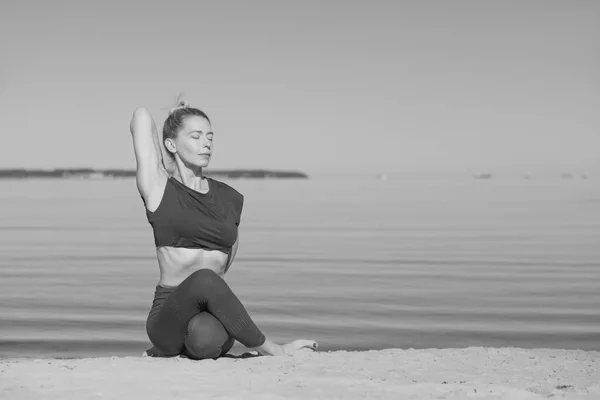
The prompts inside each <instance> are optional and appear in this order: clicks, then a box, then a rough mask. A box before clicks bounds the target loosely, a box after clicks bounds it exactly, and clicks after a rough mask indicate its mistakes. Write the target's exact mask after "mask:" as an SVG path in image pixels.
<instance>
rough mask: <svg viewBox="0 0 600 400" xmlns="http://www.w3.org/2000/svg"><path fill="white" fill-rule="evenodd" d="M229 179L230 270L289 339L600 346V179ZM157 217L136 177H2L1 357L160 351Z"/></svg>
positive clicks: (262, 321) (365, 345) (263, 319)
mask: <svg viewBox="0 0 600 400" xmlns="http://www.w3.org/2000/svg"><path fill="white" fill-rule="evenodd" d="M217 179H220V178H217ZM221 180H223V181H224V182H226V183H228V184H230V185H232V186H233V187H235V188H236V189H237V190H238V191H240V192H241V193H243V194H244V196H245V204H244V210H243V214H242V222H241V225H240V246H239V250H238V254H237V257H236V259H235V261H234V263H233V266H232V267H231V269H230V271H229V272H228V273H227V275H226V280H227V282H228V283H229V285H230V286H231V287H232V289H233V290H234V292H235V293H236V294H237V295H238V297H239V298H240V300H241V301H242V302H243V303H244V305H245V306H246V308H247V309H248V311H249V313H250V315H251V316H252V318H253V319H254V320H255V322H256V323H257V325H258V326H259V327H260V328H261V330H263V332H264V333H265V334H266V335H267V337H269V338H270V339H272V340H274V341H276V342H285V341H289V340H293V339H297V338H308V339H314V340H316V341H318V342H319V344H320V349H322V350H337V349H344V350H365V349H383V348H447V347H467V346H495V347H500V346H511V347H525V348H539V347H546V348H570V349H587V350H591V349H595V350H599V349H600V190H599V189H598V185H597V182H596V183H594V181H593V180H592V179H588V180H583V179H575V180H561V179H559V178H556V179H546V180H540V181H537V180H524V179H519V178H514V179H490V180H477V179H472V178H471V177H469V176H465V177H455V178H453V179H447V178H444V179H433V178H431V179H417V178H410V177H406V176H393V175H392V176H388V177H387V179H385V180H382V179H377V177H376V176H367V175H362V176H315V177H311V178H310V179H306V180H303V179H301V180H294V179H291V180H278V179H264V180H263V179H239V180H227V179H221ZM145 218H146V217H145V213H144V208H143V203H142V201H141V198H140V196H139V194H138V193H137V190H136V187H135V180H134V179H115V180H112V179H107V180H84V179H29V180H2V181H0V282H1V284H0V357H91V356H107V355H140V354H141V352H142V351H143V350H145V349H146V348H149V347H150V343H149V341H148V338H147V336H146V332H145V319H146V317H147V315H148V311H149V309H150V306H151V303H152V299H153V294H154V288H155V286H156V283H157V281H158V266H157V261H156V253H155V249H154V243H153V236H152V231H151V227H150V225H149V224H148V222H147V221H146V219H145ZM238 347H239V345H238V346H236V348H238Z"/></svg>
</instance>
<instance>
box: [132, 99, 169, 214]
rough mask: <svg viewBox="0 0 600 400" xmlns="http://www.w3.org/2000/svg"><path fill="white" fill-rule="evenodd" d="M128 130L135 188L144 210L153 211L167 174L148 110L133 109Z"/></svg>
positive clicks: (159, 198)
mask: <svg viewBox="0 0 600 400" xmlns="http://www.w3.org/2000/svg"><path fill="white" fill-rule="evenodd" d="M130 130H131V135H132V136H133V150H134V152H135V160H136V163H137V169H136V182H137V187H138V190H139V192H140V194H141V195H142V198H143V199H144V202H145V203H146V208H147V209H148V210H150V211H155V210H156V209H157V208H158V205H159V204H160V201H161V199H162V195H163V192H164V188H165V185H166V183H167V178H168V174H167V171H166V170H165V167H164V164H163V157H162V151H161V147H160V143H159V140H158V135H157V133H156V125H155V124H154V121H153V120H152V116H151V115H150V113H149V112H148V110H146V109H145V108H142V107H140V108H137V109H135V111H134V112H133V117H132V119H131V124H130Z"/></svg>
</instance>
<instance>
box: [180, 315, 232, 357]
mask: <svg viewBox="0 0 600 400" xmlns="http://www.w3.org/2000/svg"><path fill="white" fill-rule="evenodd" d="M234 342H235V339H234V338H233V337H231V336H229V334H228V333H227V331H226V330H225V328H224V327H223V324H221V322H219V320H218V319H216V318H215V317H214V316H213V315H212V314H210V313H207V312H202V313H200V314H198V315H196V316H195V317H194V318H192V319H191V321H190V323H189V324H188V334H187V336H186V338H185V353H184V354H185V355H187V356H188V357H190V358H194V359H197V360H203V359H207V358H218V357H220V356H223V355H225V354H227V352H228V351H229V350H231V348H232V347H233V343H234Z"/></svg>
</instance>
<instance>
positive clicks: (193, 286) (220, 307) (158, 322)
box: [148, 269, 265, 356]
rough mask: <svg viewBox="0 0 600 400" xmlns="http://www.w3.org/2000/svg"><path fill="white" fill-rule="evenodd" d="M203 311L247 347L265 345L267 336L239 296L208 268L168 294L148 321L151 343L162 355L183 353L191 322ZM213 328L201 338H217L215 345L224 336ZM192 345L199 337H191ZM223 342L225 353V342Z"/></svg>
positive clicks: (195, 273) (193, 326) (198, 272)
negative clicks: (256, 323)
mask: <svg viewBox="0 0 600 400" xmlns="http://www.w3.org/2000/svg"><path fill="white" fill-rule="evenodd" d="M203 312H208V313H210V314H212V315H213V316H214V317H215V318H216V320H218V321H219V322H220V323H221V325H222V326H223V329H224V330H225V331H226V333H227V334H228V335H229V336H231V337H232V338H233V339H235V340H237V341H238V342H240V343H242V344H243V345H244V346H246V347H249V348H255V347H259V346H261V345H262V344H263V343H264V342H265V336H264V335H263V334H262V332H261V331H260V330H259V329H258V327H257V326H256V325H255V324H254V322H253V321H252V319H251V318H250V316H249V315H248V313H247V311H246V309H245V308H244V306H243V305H242V303H241V302H240V301H239V299H238V298H237V296H236V295H235V294H234V293H233V292H232V291H231V289H230V288H229V286H228V285H227V283H225V281H224V280H223V279H222V278H221V277H220V276H218V275H217V274H216V273H215V272H214V271H212V270H209V269H202V270H199V271H196V272H194V273H193V274H191V275H190V276H189V277H188V278H186V279H185V280H184V281H183V282H182V283H181V284H180V285H179V286H178V287H177V288H176V289H175V290H174V291H173V293H171V294H170V295H169V297H168V298H167V299H166V300H165V302H164V304H163V305H162V307H161V309H160V311H159V312H158V313H157V314H156V315H155V316H153V318H152V320H151V321H150V322H149V325H148V326H149V329H148V335H149V337H150V340H151V341H152V343H153V344H154V345H155V347H156V348H157V349H158V350H159V351H160V353H161V354H162V355H165V356H170V355H178V354H182V353H184V350H185V346H186V338H187V337H188V336H189V335H188V333H189V325H190V321H191V320H192V319H193V318H194V317H195V316H196V315H198V314H200V313H203ZM203 318H205V317H202V318H201V319H200V320H199V322H203V321H204V320H203ZM196 326H201V324H196V323H194V324H192V328H194V329H195V327H196ZM211 326H212V328H211V329H209V330H208V331H206V332H203V334H202V336H205V337H209V338H212V337H213V336H214V337H216V338H218V339H215V340H216V342H220V341H221V340H222V339H223V338H224V335H223V334H222V332H220V331H219V329H217V328H215V326H216V325H215V324H212V325H211ZM194 329H192V330H194ZM211 342H212V339H211ZM189 343H190V345H191V346H192V347H194V346H195V345H196V344H197V343H198V342H197V336H196V334H193V335H192V338H190V340H189ZM221 343H223V346H222V347H221V351H222V350H223V348H225V342H221ZM200 347H201V346H200ZM203 351H204V350H203ZM213 351H216V350H214V349H213V350H211V354H212V352H213Z"/></svg>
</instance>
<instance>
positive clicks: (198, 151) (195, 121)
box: [172, 115, 213, 167]
mask: <svg viewBox="0 0 600 400" xmlns="http://www.w3.org/2000/svg"><path fill="white" fill-rule="evenodd" d="M172 143H173V144H174V147H175V149H176V152H177V154H178V155H179V157H180V158H181V160H182V161H183V162H184V163H185V164H188V165H192V166H196V167H206V166H207V165H208V163H209V162H210V158H211V156H212V152H213V132H212V128H211V126H210V122H208V120H207V119H206V118H202V117H199V116H196V115H193V116H190V117H187V118H186V119H185V120H184V122H183V126H182V128H181V129H180V130H179V133H178V134H177V138H176V139H175V140H174V141H173V142H172Z"/></svg>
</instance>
